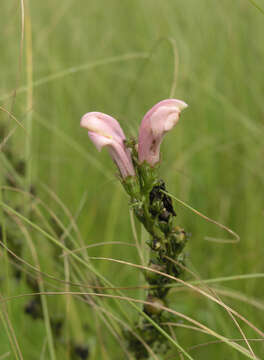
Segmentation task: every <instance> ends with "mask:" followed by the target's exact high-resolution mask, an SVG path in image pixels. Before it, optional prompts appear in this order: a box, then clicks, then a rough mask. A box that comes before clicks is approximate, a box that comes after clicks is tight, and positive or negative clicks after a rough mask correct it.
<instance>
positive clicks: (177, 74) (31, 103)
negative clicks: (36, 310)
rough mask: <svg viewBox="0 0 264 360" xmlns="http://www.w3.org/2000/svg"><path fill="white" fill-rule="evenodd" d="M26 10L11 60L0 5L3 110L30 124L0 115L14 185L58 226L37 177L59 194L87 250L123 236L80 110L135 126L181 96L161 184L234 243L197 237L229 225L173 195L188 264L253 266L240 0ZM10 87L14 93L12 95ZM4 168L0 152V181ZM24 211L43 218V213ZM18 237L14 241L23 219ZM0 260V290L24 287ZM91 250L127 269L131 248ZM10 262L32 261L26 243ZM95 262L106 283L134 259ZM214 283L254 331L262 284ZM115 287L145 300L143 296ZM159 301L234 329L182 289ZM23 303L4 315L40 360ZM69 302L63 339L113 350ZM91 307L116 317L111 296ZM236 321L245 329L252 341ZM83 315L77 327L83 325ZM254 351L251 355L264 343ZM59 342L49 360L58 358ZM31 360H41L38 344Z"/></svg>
mask: <svg viewBox="0 0 264 360" xmlns="http://www.w3.org/2000/svg"><path fill="white" fill-rule="evenodd" d="M259 4H260V5H261V1H260V2H259ZM25 6H26V9H25V23H26V27H25V30H26V31H25V39H24V42H23V56H22V57H21V56H20V39H21V10H20V4H19V2H18V1H13V0H12V1H5V2H2V4H1V24H0V31H1V36H0V49H1V59H0V69H1V81H0V105H1V107H3V108H5V109H7V110H8V111H11V112H12V114H13V115H14V116H15V117H16V118H17V119H18V120H19V121H20V122H21V123H22V124H23V125H24V126H25V128H26V129H27V133H26V132H25V131H24V130H23V129H22V128H21V127H20V126H17V125H16V123H15V121H14V120H13V119H12V118H9V117H8V116H7V114H6V113H5V112H3V111H1V113H0V118H1V123H2V124H6V125H7V126H8V128H9V130H10V131H12V129H14V128H16V130H15V132H14V134H13V135H12V137H11V138H10V139H9V140H8V144H9V145H10V146H11V147H12V151H14V152H15V154H16V155H17V157H18V158H21V159H23V158H24V159H26V161H27V164H28V169H29V170H28V173H27V176H26V180H23V179H22V182H23V186H24V188H26V186H27V185H28V184H29V183H31V182H32V183H34V184H35V186H36V189H37V195H38V196H39V197H40V198H41V199H42V200H43V201H44V202H45V203H46V204H47V205H48V207H49V209H51V210H52V211H54V213H55V214H56V215H57V216H58V217H59V218H60V219H61V221H62V222H63V224H64V225H65V226H66V227H67V226H68V225H69V223H70V220H69V217H68V216H66V215H65V213H64V212H63V210H62V209H61V207H60V206H59V205H58V204H57V203H56V201H55V200H54V199H52V197H51V196H50V195H48V193H47V191H46V190H45V188H44V187H43V184H45V185H46V186H48V188H49V189H51V190H52V191H53V192H54V193H56V194H57V196H58V197H59V198H60V199H61V201H62V202H63V204H64V205H65V206H67V207H68V208H69V210H70V212H71V213H72V214H73V215H74V216H75V215H76V217H77V220H76V221H77V224H78V228H79V230H80V232H81V234H82V236H83V238H84V241H85V243H86V244H92V243H97V242H102V241H105V242H107V241H122V242H127V243H133V242H134V239H133V235H132V231H131V226H130V220H129V207H128V201H127V200H128V199H127V197H126V195H125V193H124V191H123V189H122V188H121V186H120V184H119V183H118V179H117V178H116V177H115V172H116V169H115V167H114V165H113V164H112V163H111V161H110V159H109V156H108V154H107V152H106V151H103V152H102V153H101V154H99V153H97V151H96V149H95V148H94V146H93V145H92V144H91V143H90V141H89V139H88V138H87V134H86V131H84V130H83V129H81V128H80V127H79V120H80V118H81V116H82V115H83V114H84V113H85V112H88V111H101V112H105V113H107V114H110V115H112V116H114V117H116V118H117V119H118V120H119V121H120V123H121V125H122V127H123V129H124V131H125V133H126V135H127V136H136V135H137V129H138V126H139V124H140V121H141V119H142V117H143V115H144V114H145V113H146V111H147V110H148V109H149V108H150V107H152V106H153V105H154V104H155V103H156V102H158V101H159V100H162V99H165V98H168V97H170V96H173V97H175V98H179V99H182V100H184V101H186V102H187V103H188V104H189V108H188V109H187V110H186V111H184V113H183V114H182V117H181V121H180V122H179V124H178V125H177V127H176V128H175V129H174V131H173V132H172V133H170V134H168V135H167V137H166V140H165V141H164V143H163V145H162V159H163V160H162V165H161V168H160V176H161V177H162V178H163V179H164V180H165V181H166V183H167V186H168V189H169V191H170V192H171V193H172V194H174V195H175V196H177V197H178V198H180V199H182V200H184V201H186V202H187V203H188V204H190V205H191V206H193V207H194V208H196V209H198V210H200V211H202V212H203V213H205V214H207V215H208V216H209V217H210V218H213V219H215V220H217V221H219V222H221V223H223V224H225V225H226V226H228V227H230V228H231V229H232V230H234V231H235V232H237V233H238V234H239V236H240V237H241V241H240V242H239V243H236V244H228V243H227V244H223V243H216V242H208V241H205V237H206V236H211V237H214V238H218V239H226V238H228V237H229V234H227V233H225V232H224V231H222V230H220V229H218V228H217V227H216V226H214V225H212V224H210V223H208V222H206V221H205V220H203V219H202V218H201V217H198V216H197V215H195V214H194V213H192V212H191V211H189V210H188V209H185V208H184V207H182V206H181V205H180V204H177V203H175V206H176V211H177V214H178V218H177V219H178V220H177V221H178V223H179V224H180V225H181V226H183V227H184V228H185V229H186V230H187V231H188V232H190V233H191V234H192V236H191V239H190V242H189V245H188V249H187V254H188V266H189V267H190V268H191V269H193V270H195V271H196V272H197V273H198V274H199V276H200V277H201V278H203V279H214V278H218V277H224V276H231V275H240V274H254V273H262V272H264V271H263V256H264V252H263V240H264V238H263V234H264V226H263V224H264V206H263V204H264V201H263V200H264V199H263V190H264V189H263V188H264V176H263V156H264V145H263V135H264V128H263V125H264V122H263V119H264V105H263V92H264V79H263V60H264V46H263V34H264V16H263V14H262V13H261V12H260V11H258V10H257V9H256V8H255V7H254V6H253V5H252V3H250V2H249V1H246V0H235V1H230V0H221V1H212V0H199V1H198V0H174V1H171V0H162V1H160V0H156V1H153V0H122V1H120V0H109V1H103V0H102V1H95V0H90V1H83V0H80V1H72V0H65V1H64V2H60V1H51V0H47V1H45V2H41V1H27V2H26V3H25ZM30 25H31V26H30ZM31 38H32V46H31V42H30V39H31ZM31 57H32V64H31V62H30V59H31ZM31 81H32V82H33V87H32V94H31V85H32V84H31ZM15 88H16V89H17V94H16V96H15V97H14V96H10V94H12V91H13V90H14V89H15ZM2 140H3V139H1V141H2ZM1 159H2V158H1ZM7 171H8V170H7V168H6V165H5V163H4V161H3V159H2V160H1V177H2V180H3V181H4V177H5V174H6V173H7ZM4 197H5V201H6V202H7V203H8V204H9V205H10V206H11V207H15V203H16V202H23V196H22V195H20V196H17V197H16V198H14V196H11V195H10V194H9V193H7V192H5V194H4ZM80 209H81V210H80ZM79 210H80V211H79ZM32 221H34V222H35V223H37V224H38V225H39V226H40V227H42V228H45V224H44V223H43V221H42V220H41V219H40V218H38V217H35V218H34V219H33V220H32ZM7 226H8V223H7ZM27 229H28V231H30V234H31V236H32V239H33V241H34V246H35V247H36V252H37V253H38V256H39V259H40V264H41V269H42V270H43V271H45V272H47V273H49V274H53V275H54V276H57V277H60V278H63V276H64V269H63V262H62V261H57V260H56V259H55V258H54V257H53V256H52V255H51V254H52V252H53V249H54V246H53V245H51V244H50V242H49V241H48V240H47V239H45V238H44V237H43V236H41V235H40V234H39V233H38V232H37V231H35V232H33V231H32V230H30V229H31V228H30V226H27ZM17 231H18V233H19V234H20V235H19V236H21V237H23V233H22V232H21V229H19V228H17ZM74 236H75V235H74ZM79 246H80V245H79ZM76 247H77V246H76ZM58 253H60V252H59V251H58ZM1 254H2V256H1V258H0V265H1V269H2V270H1V284H0V286H1V294H2V296H4V297H5V296H7V295H10V296H11V295H17V294H23V293H27V292H30V290H29V289H28V288H27V286H26V285H25V281H24V280H23V279H22V281H21V282H19V283H17V282H16V281H15V280H13V279H12V278H11V277H10V273H11V270H10V268H9V267H8V266H7V265H6V264H5V256H4V254H3V253H1ZM89 255H91V256H107V257H112V258H117V259H123V260H127V261H131V262H134V263H139V258H138V256H137V253H136V250H134V249H133V248H132V247H126V246H125V245H123V246H121V245H120V246H119V245H108V246H101V247H96V248H93V249H91V251H90V252H89ZM23 258H24V259H25V260H26V261H28V262H30V263H34V261H33V260H32V255H31V253H30V251H29V248H28V246H27V243H26V242H25V246H24V247H23ZM93 265H94V266H95V267H96V268H97V269H98V270H99V271H100V272H101V273H102V274H103V275H104V276H106V277H107V278H108V279H109V280H110V281H111V282H112V283H113V284H115V285H116V286H119V285H120V286H125V285H127V284H128V285H135V284H143V283H144V281H143V278H142V277H141V276H140V273H139V271H138V270H137V269H133V268H131V267H128V266H124V265H118V264H113V263H111V262H103V261H96V262H95V261H94V262H93ZM81 269H82V273H83V274H84V276H85V275H87V274H86V270H85V269H84V268H81ZM8 274H9V276H8ZM186 279H187V280H188V279H191V276H190V275H187V276H186ZM222 286H225V288H224V289H225V290H227V292H228V293H229V295H230V294H231V295H232V294H233V296H234V294H238V297H239V299H234V298H232V297H230V296H228V297H225V296H222V295H220V296H221V298H222V299H223V300H224V301H225V302H226V303H227V304H229V305H230V306H231V307H233V308H234V309H236V310H237V311H238V312H240V313H241V314H243V315H244V316H245V317H246V318H247V319H248V320H249V321H251V322H252V323H254V325H255V326H257V327H258V328H260V329H263V326H264V320H263V306H264V303H263V295H264V288H263V280H262V279H261V278H254V277H253V278H252V279H244V280H239V279H236V280H234V281H231V282H226V283H222ZM46 288H47V289H49V284H47V285H46ZM221 289H222V290H223V288H221ZM176 294H177V293H176ZM127 295H131V296H133V295H135V296H138V297H139V296H141V298H142V299H144V294H142V292H136V291H135V292H133V291H132V292H131V291H130V292H128V293H127ZM64 298H65V296H64ZM64 298H63V296H58V297H53V298H51V297H49V298H48V308H49V312H50V313H52V314H56V315H60V316H64V314H65V301H64ZM171 300H172V302H171V303H170V306H171V307H172V308H174V309H176V310H177V311H181V312H183V313H184V314H186V315H188V316H190V317H193V318H194V319H196V320H198V321H201V322H202V323H204V324H206V325H207V326H209V327H211V328H212V329H214V330H216V331H218V332H219V333H221V334H223V335H225V336H226V337H230V338H241V334H240V333H239V332H238V330H237V328H236V326H235V324H234V322H233V321H232V319H231V318H230V317H229V316H228V315H227V313H226V312H225V311H224V310H222V309H221V308H220V307H219V306H218V305H214V304H213V303H212V302H211V301H209V300H206V299H205V298H204V297H203V296H199V295H197V294H196V293H194V292H191V291H184V292H180V293H179V294H177V295H175V294H173V293H172V295H171ZM25 301H26V300H25V299H23V298H22V299H17V300H12V301H10V302H9V305H8V313H9V315H10V321H11V322H12V325H13V328H14V331H15V333H16V336H17V340H18V343H19V345H20V348H21V351H22V354H23V357H24V359H27V360H31V359H32V360H33V359H38V358H40V353H41V349H42V348H43V344H44V343H45V341H46V340H45V339H46V336H47V328H46V327H45V326H44V324H43V322H42V321H38V320H37V321H33V320H31V319H30V318H28V317H26V316H25V315H24V313H23V306H24V303H25ZM254 301H255V302H257V305H258V306H256V304H255V305H254V304H252V302H254ZM250 302H251V303H250ZM74 304H75V306H72V307H71V310H70V313H71V315H70V316H69V317H70V318H71V319H72V320H71V322H70V325H69V328H70V330H69V332H70V334H71V336H72V337H73V338H76V341H86V342H88V343H89V344H90V347H91V353H92V354H91V358H93V359H104V358H105V359H121V358H126V357H125V355H124V353H123V352H122V350H121V349H120V346H119V344H118V343H116V342H115V339H114V338H113V337H112V335H111V334H110V333H109V331H108V330H107V327H105V325H104V324H103V323H102V322H101V320H100V319H99V318H98V317H97V315H95V314H94V313H93V312H92V311H91V310H90V308H89V306H88V305H85V304H83V303H81V302H80V301H74ZM102 304H107V305H105V306H107V307H108V309H110V310H111V309H112V311H115V312H116V313H118V309H117V308H116V307H115V306H116V305H115V304H113V303H112V302H110V301H107V300H105V302H102ZM121 305H122V307H123V309H125V311H126V312H127V313H128V314H129V316H130V317H131V319H133V318H136V313H134V312H133V310H131V308H130V306H129V305H128V304H127V303H126V302H121ZM120 316H121V315H120ZM176 320H177V321H179V319H176ZM239 323H240V325H241V327H242V329H243V331H244V332H245V334H246V336H247V337H248V338H257V337H258V336H257V335H256V333H255V332H254V331H253V330H251V329H250V328H249V327H248V326H246V325H244V324H243V323H242V322H239ZM84 324H87V326H88V328H89V330H88V331H86V330H83V329H82V326H83V325H84ZM98 334H101V339H100V336H98ZM176 335H177V339H178V341H179V343H180V344H181V346H183V347H184V348H185V349H186V350H188V349H189V348H190V347H191V346H194V345H196V344H199V343H203V342H206V341H210V340H213V338H212V337H209V336H206V335H203V334H200V333H197V332H195V331H192V330H186V329H180V328H179V329H177V330H176ZM102 344H104V346H102ZM240 344H241V345H242V344H243V343H240ZM251 345H252V347H253V349H254V350H255V352H256V355H258V356H259V357H260V358H263V354H264V345H262V343H261V342H259V343H256V342H252V343H251ZM102 348H104V349H105V350H102ZM9 351H11V354H10V356H9V357H8V358H9V359H13V358H14V359H15V357H14V355H12V350H10V345H9V342H8V336H7V332H6V330H5V328H4V326H2V325H1V327H0V359H1V355H2V354H5V353H7V352H9ZM60 351H62V350H58V354H57V358H58V359H63V358H64V355H63V353H60ZM190 354H191V355H192V356H193V358H194V359H212V358H214V359H221V360H222V359H242V358H244V357H243V355H242V354H240V353H238V352H236V351H235V350H234V349H232V348H230V347H229V346H227V345H223V344H213V345H208V346H205V347H203V348H199V349H194V350H192V351H190ZM174 358H175V359H176V358H178V355H175V357H174ZM43 359H50V355H49V352H48V350H46V353H45V354H44V357H43Z"/></svg>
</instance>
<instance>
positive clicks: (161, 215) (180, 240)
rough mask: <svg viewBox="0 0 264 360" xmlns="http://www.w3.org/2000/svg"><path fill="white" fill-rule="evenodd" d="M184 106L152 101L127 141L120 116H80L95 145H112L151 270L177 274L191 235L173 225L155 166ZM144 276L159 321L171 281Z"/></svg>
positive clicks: (142, 353) (147, 330) (134, 344)
mask: <svg viewBox="0 0 264 360" xmlns="http://www.w3.org/2000/svg"><path fill="white" fill-rule="evenodd" d="M186 107H187V104H186V103H185V102H183V101H181V100H177V99H167V100H163V101H160V102H159V103H157V104H156V105H154V106H153V107H152V108H151V109H150V110H149V111H148V112H147V113H146V115H145V116H144V117H143V119H142V122H141V125H140V128H139V136H138V142H137V141H135V140H134V139H131V140H127V139H126V137H125V135H124V132H123V130H122V129H121V127H120V125H119V123H118V122H117V120H116V119H114V118H113V117H111V116H109V115H106V114H103V113H100V112H89V113H87V114H85V115H84V116H83V117H82V119H81V126H82V127H84V128H86V129H87V130H88V136H89V137H90V139H91V141H92V142H93V143H94V145H95V146H96V148H97V149H98V150H99V151H101V149H102V148H103V147H106V148H107V149H108V151H109V154H110V156H111V157H112V159H113V161H114V162H115V164H116V165H117V168H118V170H119V174H120V181H121V183H122V185H123V187H124V189H125V190H126V192H127V193H128V195H129V197H130V204H131V206H132V208H133V211H134V214H135V215H136V217H137V219H138V220H139V221H140V222H141V223H142V224H143V225H144V227H145V229H146V230H147V232H148V233H149V240H148V242H147V244H148V245H149V247H150V249H151V256H150V260H149V264H148V266H149V268H150V270H151V269H152V270H154V271H159V272H162V273H165V274H168V275H172V276H176V277H179V276H180V275H181V273H182V266H181V264H184V253H183V248H184V247H185V245H186V241H187V238H188V237H187V235H186V233H185V231H184V229H182V228H181V227H180V226H178V225H176V224H175V217H176V213H175V211H174V208H173V204H172V200H171V198H170V196H169V195H168V193H167V192H166V186H165V182H164V181H163V180H161V179H159V177H158V173H157V169H158V166H159V163H160V146H161V143H162V140H163V138H164V136H165V134H166V133H167V132H169V131H170V130H172V129H173V128H174V127H175V125H176V124H177V123H178V121H179V118H180V114H181V111H182V110H184V109H185V108H186ZM145 278H146V281H147V282H148V283H149V285H151V287H150V289H149V290H148V294H147V303H148V305H146V306H145V307H144V311H145V313H147V314H148V315H149V316H151V317H152V318H155V319H156V320H157V321H158V322H159V323H161V317H162V316H163V315H162V311H161V309H160V306H161V305H164V302H166V295H167V293H168V291H169V286H167V285H168V283H169V282H171V280H170V278H169V277H164V276H163V275H161V274H158V273H155V272H153V271H146V272H145ZM140 324H141V325H140V326H137V329H138V331H141V334H140V335H141V336H142V337H143V338H144V339H145V341H146V342H147V343H148V344H149V345H151V346H154V347H155V348H157V352H159V351H160V350H161V349H163V350H164V339H162V341H161V339H160V336H159V333H157V330H156V329H155V328H152V327H150V326H149V324H144V321H143V322H142V321H141V322H140ZM146 325H148V326H146ZM128 340H129V347H130V349H131V350H133V351H134V352H135V355H136V357H137V359H140V358H144V357H146V350H145V349H144V347H142V345H141V343H140V342H139V341H136V340H135V339H134V338H133V340H132V339H131V338H129V339H128ZM161 343H162V345H163V346H160V345H161Z"/></svg>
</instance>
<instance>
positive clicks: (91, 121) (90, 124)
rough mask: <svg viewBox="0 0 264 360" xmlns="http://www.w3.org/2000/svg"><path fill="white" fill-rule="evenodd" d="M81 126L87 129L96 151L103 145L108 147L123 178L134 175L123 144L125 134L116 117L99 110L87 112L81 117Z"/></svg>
mask: <svg viewBox="0 0 264 360" xmlns="http://www.w3.org/2000/svg"><path fill="white" fill-rule="evenodd" d="M81 127H84V128H86V129H88V136H89V137H90V139H91V140H92V142H93V143H94V145H95V146H96V148H97V150H98V151H101V149H102V148H103V147H104V146H106V147H107V148H108V151H109V153H110V156H111V157H112V159H113V160H114V162H115V163H116V165H117V167H118V168H119V170H120V173H121V176H122V178H123V179H125V178H126V177H127V176H134V175H135V170H134V167H133V164H132V160H131V155H130V151H129V150H128V149H127V148H126V147H125V144H124V140H125V139H126V137H125V134H124V132H123V130H122V129H121V127H120V125H119V123H118V121H117V120H116V119H114V118H113V117H111V116H109V115H106V114H103V113H100V112H89V113H87V114H85V115H84V116H83V117H82V119H81Z"/></svg>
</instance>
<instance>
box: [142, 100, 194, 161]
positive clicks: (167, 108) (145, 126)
mask: <svg viewBox="0 0 264 360" xmlns="http://www.w3.org/2000/svg"><path fill="white" fill-rule="evenodd" d="M187 106H188V105H187V104H186V103H185V102H183V101H181V100H176V99H168V100H163V101H160V102H159V103H157V104H156V105H154V106H153V107H152V108H151V109H150V110H149V111H148V112H147V113H146V115H145V116H144V118H143V120H142V122H141V125H140V129H139V138H138V158H139V162H140V163H142V162H144V161H146V162H147V163H148V164H150V165H151V166H154V165H155V164H156V163H158V162H159V159H160V144H161V142H162V139H163V137H164V135H165V134H166V133H167V132H168V131H170V130H171V129H172V128H173V127H174V126H175V125H176V124H177V122H178V120H179V117H180V113H181V110H183V109H185V108H186V107H187Z"/></svg>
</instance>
